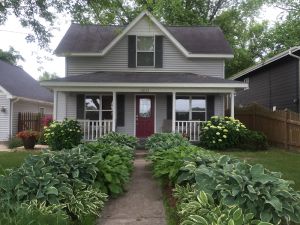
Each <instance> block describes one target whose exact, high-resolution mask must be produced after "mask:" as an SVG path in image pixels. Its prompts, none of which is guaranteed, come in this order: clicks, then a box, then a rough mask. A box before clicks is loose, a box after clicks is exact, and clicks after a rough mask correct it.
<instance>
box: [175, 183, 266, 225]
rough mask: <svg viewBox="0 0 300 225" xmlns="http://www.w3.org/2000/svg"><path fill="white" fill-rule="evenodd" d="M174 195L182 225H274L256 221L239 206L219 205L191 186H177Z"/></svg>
mask: <svg viewBox="0 0 300 225" xmlns="http://www.w3.org/2000/svg"><path fill="white" fill-rule="evenodd" d="M174 195H175V196H176V197H177V200H178V206H177V210H178V214H179V215H180V217H181V223H180V224H181V225H250V224H258V225H272V224H271V223H262V222H261V221H259V220H255V219H254V215H253V214H252V213H244V212H243V210H242V209H240V208H239V207H238V206H235V205H232V206H227V205H223V204H219V205H217V204H215V202H214V199H213V198H212V197H211V196H210V195H208V194H206V193H205V192H204V191H200V192H199V193H197V191H196V190H195V189H194V188H193V187H191V186H187V187H180V186H178V185H177V186H176V189H175V193H174Z"/></svg>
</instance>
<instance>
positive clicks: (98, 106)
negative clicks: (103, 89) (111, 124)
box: [85, 95, 113, 120]
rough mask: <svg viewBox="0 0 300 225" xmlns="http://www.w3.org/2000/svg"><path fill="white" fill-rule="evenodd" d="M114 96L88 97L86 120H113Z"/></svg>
mask: <svg viewBox="0 0 300 225" xmlns="http://www.w3.org/2000/svg"><path fill="white" fill-rule="evenodd" d="M112 99H113V98H112V96H110V95H86V96H85V119H88V120H112Z"/></svg>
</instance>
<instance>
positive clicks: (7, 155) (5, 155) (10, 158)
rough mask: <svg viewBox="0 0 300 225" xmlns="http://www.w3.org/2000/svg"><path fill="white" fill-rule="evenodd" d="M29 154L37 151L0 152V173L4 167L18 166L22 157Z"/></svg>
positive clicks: (22, 159)
mask: <svg viewBox="0 0 300 225" xmlns="http://www.w3.org/2000/svg"><path fill="white" fill-rule="evenodd" d="M30 154H39V152H37V151H26V152H25V151H24V152H0V174H3V173H4V170H5V169H9V168H14V167H18V166H20V165H21V164H22V162H23V161H24V159H25V158H26V157H27V156H28V155H30Z"/></svg>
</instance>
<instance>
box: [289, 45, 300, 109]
mask: <svg viewBox="0 0 300 225" xmlns="http://www.w3.org/2000/svg"><path fill="white" fill-rule="evenodd" d="M289 56H291V57H294V58H296V59H298V60H299V63H298V73H299V74H298V101H297V103H298V113H300V56H298V55H295V54H293V53H292V51H291V50H290V51H289Z"/></svg>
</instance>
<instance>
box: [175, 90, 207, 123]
mask: <svg viewBox="0 0 300 225" xmlns="http://www.w3.org/2000/svg"><path fill="white" fill-rule="evenodd" d="M180 97H185V98H186V97H188V100H189V110H188V113H189V120H188V121H198V120H192V115H193V112H198V113H201V112H202V113H203V112H204V113H205V120H204V121H207V97H206V95H177V96H176V98H175V101H176V100H177V98H180ZM193 97H203V98H204V99H205V110H201V111H193V110H192V99H193ZM178 112H179V113H180V112H186V111H177V110H176V108H175V121H177V119H176V114H177V113H178ZM200 121H202V120H200Z"/></svg>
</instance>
